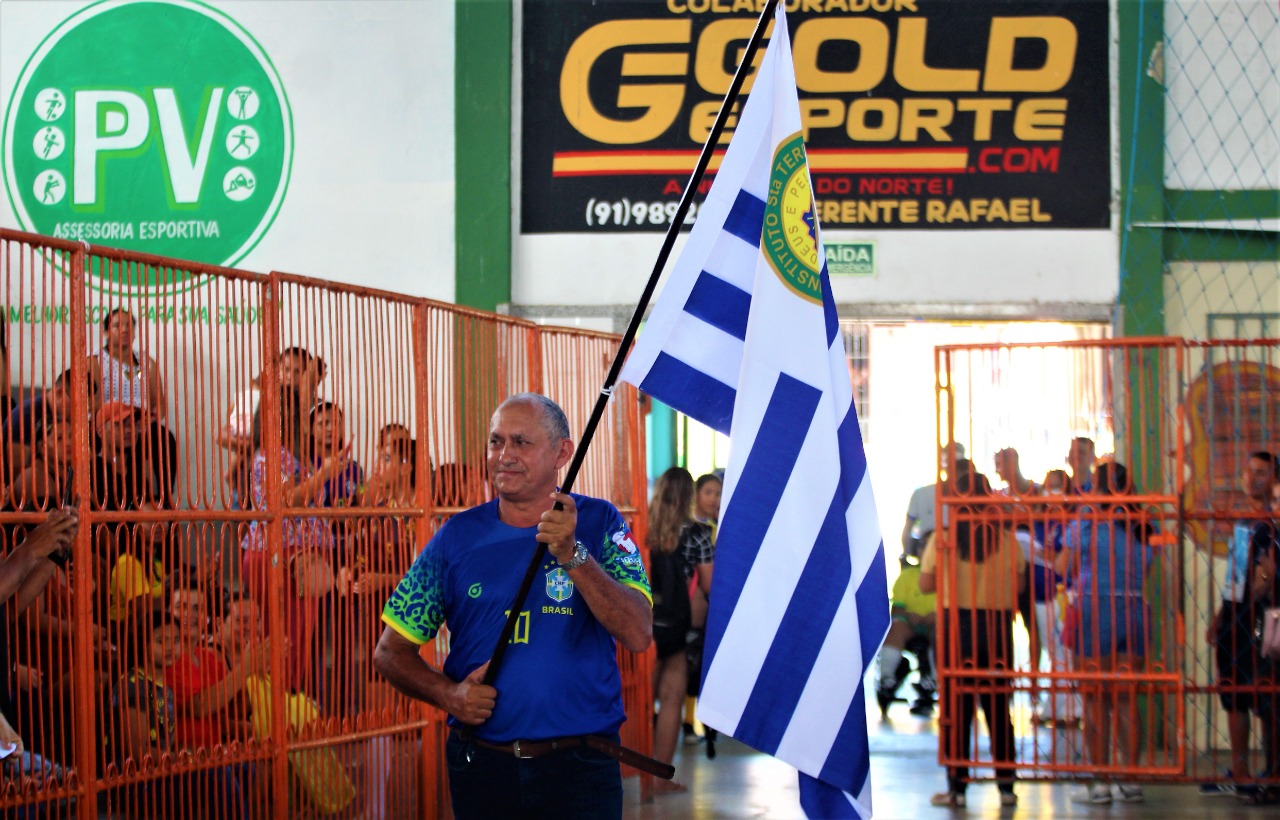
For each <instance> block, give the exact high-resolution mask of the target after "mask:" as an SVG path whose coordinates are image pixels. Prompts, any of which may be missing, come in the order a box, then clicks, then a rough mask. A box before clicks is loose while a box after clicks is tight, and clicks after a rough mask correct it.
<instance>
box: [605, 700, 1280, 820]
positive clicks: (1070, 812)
mask: <svg viewBox="0 0 1280 820" xmlns="http://www.w3.org/2000/svg"><path fill="white" fill-rule="evenodd" d="M890 718H891V720H890V721H889V722H884V723H882V722H881V721H880V716H879V714H878V713H873V714H869V715H868V725H869V726H870V727H871V738H870V740H871V777H872V784H873V790H874V791H873V795H874V796H873V799H874V801H875V816H876V817H877V818H884V819H885V820H915V818H925V820H928V818H939V820H943V819H944V818H950V817H1000V818H1039V817H1051V818H1070V817H1126V818H1131V817H1151V818H1192V817H1205V818H1210V817H1211V818H1215V820H1218V818H1221V820H1232V819H1233V818H1261V817H1267V818H1280V806H1266V807H1250V806H1244V805H1242V804H1240V803H1238V802H1237V801H1236V800H1234V799H1232V798H1209V797H1202V796H1201V795H1199V794H1198V793H1197V790H1196V788H1195V787H1194V786H1147V787H1146V789H1145V791H1146V797H1147V800H1146V802H1145V803H1142V804H1122V803H1115V804H1112V805H1110V806H1089V805H1080V804H1076V803H1073V802H1071V794H1072V793H1073V792H1075V791H1078V790H1079V789H1080V787H1079V786H1076V785H1067V784H1054V785H1048V784H1041V783H1022V784H1019V785H1018V787H1017V792H1018V798H1019V805H1018V806H1017V807H1016V808H1013V809H1003V810H1002V809H1001V808H1000V805H999V800H998V796H997V792H996V788H995V786H994V785H991V784H986V783H976V784H973V785H971V786H970V787H969V791H968V803H969V805H968V807H967V808H966V809H962V810H948V809H939V808H934V807H933V806H930V805H929V796H930V795H932V794H933V793H934V792H937V791H940V790H942V788H943V787H944V782H943V777H942V770H941V769H940V768H939V766H938V763H937V755H938V747H937V737H936V734H935V725H934V722H933V721H930V720H925V719H922V718H917V717H915V716H913V715H911V714H910V713H909V712H908V711H907V707H906V706H905V705H895V706H894V707H893V708H892V709H891V711H890ZM703 750H704V747H703V746H701V745H684V746H681V747H680V748H679V750H678V751H677V752H676V761H675V762H676V779H677V780H678V781H681V782H683V783H685V784H686V785H688V786H689V791H688V792H686V793H683V794H671V795H663V796H661V797H655V798H654V799H653V800H652V801H651V802H649V803H643V804H642V803H641V802H640V795H639V784H638V781H637V780H636V779H634V778H632V779H629V780H628V781H626V787H625V788H626V800H625V804H624V817H626V818H628V820H641V819H642V818H643V819H644V820H648V819H649V818H696V820H712V819H713V818H714V819H715V820H730V819H733V820H737V818H768V820H792V819H793V818H795V819H796V820H798V819H799V818H803V816H804V815H803V813H802V812H801V811H800V804H799V797H798V794H799V790H798V787H797V783H796V773H795V770H794V769H792V768H790V767H789V766H786V765H784V764H782V763H779V762H778V761H776V760H774V759H773V758H771V757H768V756H766V755H762V754H759V753H756V752H754V751H752V750H751V749H749V748H747V747H746V746H743V745H742V744H740V743H737V742H735V741H733V740H730V739H724V738H722V739H721V741H720V742H719V743H718V744H717V751H718V755H717V757H716V759H715V760H707V759H706V757H705V755H704V753H703Z"/></svg>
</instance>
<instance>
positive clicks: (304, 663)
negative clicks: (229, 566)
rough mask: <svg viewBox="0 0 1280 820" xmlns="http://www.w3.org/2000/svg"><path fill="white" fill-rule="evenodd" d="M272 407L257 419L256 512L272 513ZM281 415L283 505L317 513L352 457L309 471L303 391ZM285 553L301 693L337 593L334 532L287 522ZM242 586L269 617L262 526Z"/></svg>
mask: <svg viewBox="0 0 1280 820" xmlns="http://www.w3.org/2000/svg"><path fill="white" fill-rule="evenodd" d="M267 406H268V402H266V401H263V402H260V403H259V405H258V412H256V413H255V414H254V418H253V436H252V439H253V451H254V455H253V466H252V469H251V472H250V476H251V478H250V494H249V495H250V502H251V504H252V508H253V509H255V510H266V509H267V508H268V501H267V483H268V482H267V451H266V440H267V437H266V430H265V429H264V428H265V425H264V419H263V417H262V414H263V411H264V409H266V407H267ZM277 407H278V408H279V411H280V479H281V486H280V489H281V494H282V496H283V497H282V499H281V504H282V506H283V507H285V508H289V507H314V506H315V505H316V500H317V499H318V498H319V496H320V491H321V488H322V487H323V486H324V485H325V483H326V482H327V481H329V480H331V479H332V478H334V477H335V476H338V475H341V474H342V472H343V470H345V469H346V467H347V461H348V459H347V456H346V453H345V452H343V453H339V454H337V455H334V456H331V457H329V458H327V459H325V460H324V461H323V462H322V463H321V464H319V465H317V466H316V467H315V468H314V469H311V468H309V467H308V466H307V464H306V462H305V461H304V457H305V456H306V455H307V453H306V450H305V449H304V448H305V447H306V442H307V441H308V440H309V436H308V435H307V433H308V431H307V430H306V428H305V426H304V425H305V424H306V422H307V421H308V418H307V414H306V412H305V410H304V408H303V407H302V401H301V397H300V395H299V393H298V391H297V390H294V389H293V388H289V387H285V388H281V390H280V400H279V404H278V405H277ZM283 525H284V527H283V528H284V542H283V548H282V552H283V553H284V558H285V561H286V562H287V563H286V566H287V581H286V586H285V601H286V608H285V620H286V630H287V633H288V635H289V656H288V664H287V669H288V672H289V675H288V685H289V686H290V687H291V688H294V689H299V688H302V687H303V685H304V681H305V683H306V684H308V685H311V686H314V685H315V681H311V680H307V672H308V670H310V669H311V668H312V663H311V660H312V651H313V646H312V643H313V639H314V635H315V622H316V609H317V606H318V600H319V599H320V598H321V597H323V596H324V595H326V594H328V592H329V591H330V590H331V589H332V588H333V570H332V568H331V565H330V563H329V554H330V553H331V552H332V551H333V532H332V530H330V528H329V527H328V526H327V525H326V524H325V523H324V522H323V521H321V520H320V519H319V518H316V517H314V516H312V517H306V518H301V517H295V516H286V517H285V519H284V522H283ZM240 547H241V549H242V551H243V556H242V558H241V573H240V577H241V582H242V583H243V584H244V586H245V589H246V590H247V591H248V593H249V596H250V597H252V598H253V599H254V601H255V602H256V603H257V604H258V607H259V609H260V610H261V611H262V612H264V613H265V612H267V611H268V606H269V601H268V598H267V594H268V591H269V590H270V585H269V580H270V576H271V573H270V565H269V563H268V559H269V555H268V551H267V526H266V524H265V523H263V522H260V521H254V522H252V523H251V524H250V525H249V529H248V531H247V532H246V533H245V536H244V539H243V540H242V541H241V542H240Z"/></svg>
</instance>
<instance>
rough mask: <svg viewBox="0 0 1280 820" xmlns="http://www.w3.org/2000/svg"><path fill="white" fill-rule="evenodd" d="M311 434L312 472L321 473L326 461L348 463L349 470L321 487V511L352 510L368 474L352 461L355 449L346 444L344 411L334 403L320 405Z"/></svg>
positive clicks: (311, 415) (314, 410) (313, 412)
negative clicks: (337, 508) (319, 470)
mask: <svg viewBox="0 0 1280 820" xmlns="http://www.w3.org/2000/svg"><path fill="white" fill-rule="evenodd" d="M309 421H310V431H311V446H310V450H311V462H312V463H311V468H312V469H313V470H318V469H320V467H321V466H323V465H324V463H325V462H326V461H331V460H336V461H339V462H345V466H343V467H342V469H341V470H340V471H338V472H336V473H334V474H333V475H331V476H329V477H328V478H326V479H325V480H324V482H323V483H322V484H321V485H320V494H319V495H318V496H317V497H316V506H317V507H350V506H352V504H354V503H355V500H356V494H357V493H358V492H359V490H360V487H361V486H362V485H363V484H364V470H362V469H360V465H359V464H357V463H356V461H355V460H354V459H352V458H351V445H350V444H348V443H347V440H346V421H345V418H344V417H343V414H342V409H341V408H340V407H338V405H336V404H334V403H333V402H331V401H324V402H320V403H319V404H317V405H315V406H314V407H312V408H311V412H310V413H309Z"/></svg>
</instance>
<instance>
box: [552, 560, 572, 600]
mask: <svg viewBox="0 0 1280 820" xmlns="http://www.w3.org/2000/svg"><path fill="white" fill-rule="evenodd" d="M547 597H548V598H550V599H551V600H553V601H555V602H556V603H564V602H565V601H567V600H569V599H570V598H572V597H573V581H571V580H569V573H567V572H565V571H564V570H562V569H560V568H559V567H556V568H555V569H553V570H551V571H550V572H548V573H547Z"/></svg>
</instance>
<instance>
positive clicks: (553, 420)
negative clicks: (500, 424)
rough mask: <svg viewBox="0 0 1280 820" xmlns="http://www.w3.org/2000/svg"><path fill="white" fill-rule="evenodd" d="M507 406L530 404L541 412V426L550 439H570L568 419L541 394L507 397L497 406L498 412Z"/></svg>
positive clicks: (555, 405)
mask: <svg viewBox="0 0 1280 820" xmlns="http://www.w3.org/2000/svg"><path fill="white" fill-rule="evenodd" d="M508 404H532V405H533V406H535V407H537V408H538V409H540V410H541V411H542V426H543V428H544V429H545V430H546V431H547V433H548V434H550V435H551V437H552V438H554V439H556V440H557V441H559V440H560V439H566V438H572V436H570V435H569V418H568V417H567V416H566V415H565V414H564V411H563V410H561V409H560V405H558V404H556V403H555V402H554V401H552V400H551V399H549V398H547V397H546V396H544V395H542V394H541V393H516V394H515V395H513V396H508V397H507V398H506V400H505V401H503V402H502V404H499V405H498V410H501V409H502V408H504V407H506V406H507V405H508Z"/></svg>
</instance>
